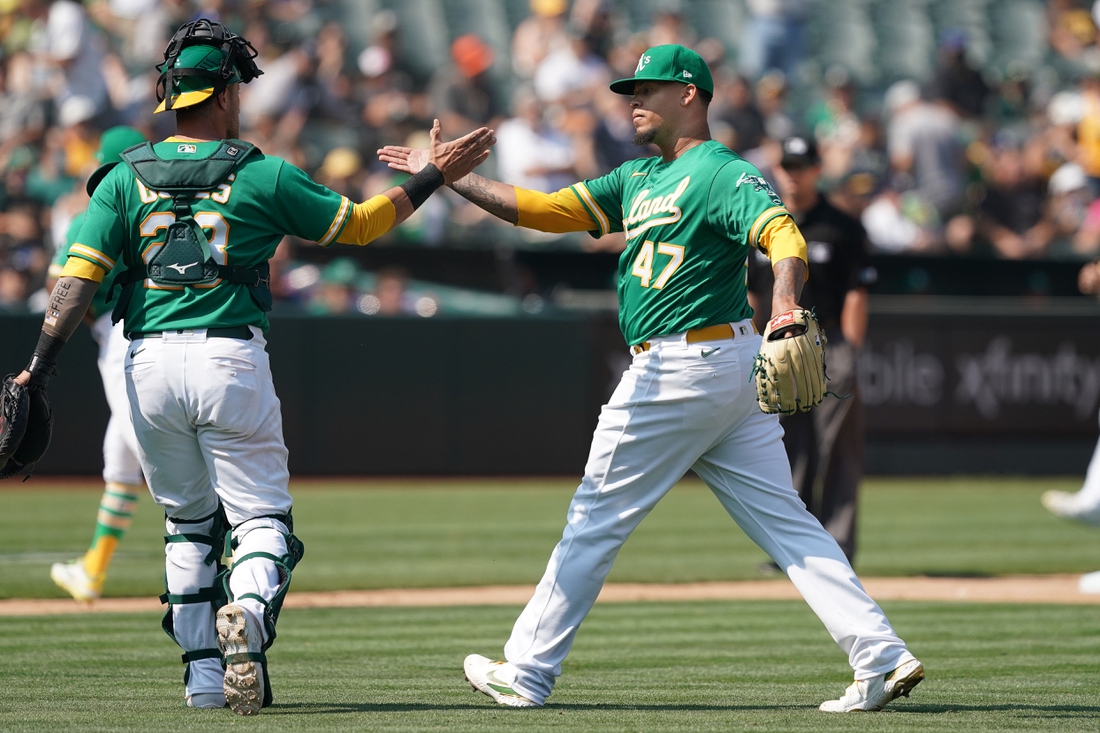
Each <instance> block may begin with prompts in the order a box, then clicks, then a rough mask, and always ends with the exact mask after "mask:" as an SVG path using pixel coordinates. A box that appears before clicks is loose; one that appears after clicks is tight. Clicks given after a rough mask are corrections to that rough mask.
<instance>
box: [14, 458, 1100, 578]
mask: <svg viewBox="0 0 1100 733" xmlns="http://www.w3.org/2000/svg"><path fill="white" fill-rule="evenodd" d="M16 486H18V487H19V488H17V489H14V490H5V491H3V492H0V500H2V501H3V506H4V511H3V512H0V598H41V597H56V598H60V597H63V593H62V592H61V591H60V590H59V589H57V588H56V587H55V586H54V585H53V583H52V582H51V581H50V579H49V566H50V563H51V562H54V561H57V560H67V559H71V558H73V557H76V556H77V555H79V554H81V553H83V552H84V550H85V549H86V548H87V543H88V541H89V540H90V539H91V534H92V528H93V523H94V521H95V512H96V507H97V505H98V501H99V494H98V493H97V492H96V491H95V490H89V489H83V490H63V489H59V488H55V487H54V485H52V484H50V483H49V482H48V481H46V480H43V479H39V478H35V479H32V481H31V482H29V483H27V484H16ZM364 486H366V487H367V488H366V490H364ZM1078 486H1079V484H1078V482H1077V481H1075V480H1022V479H1021V480H1001V479H938V480H931V479H929V480H919V481H918V480H874V481H868V482H867V483H866V486H865V487H864V489H863V492H862V502H861V507H860V527H861V531H860V549H859V554H858V557H857V559H856V569H857V570H858V571H859V573H860V574H861V575H865V576H867V577H872V576H894V575H924V574H927V575H998V574H1006V573H1054V572H1087V571H1090V570H1096V569H1098V568H1100V532H1097V531H1095V530H1091V529H1089V528H1087V527H1081V526H1077V525H1073V524H1070V523H1068V522H1064V521H1060V520H1058V519H1055V518H1054V517H1052V516H1051V515H1050V514H1048V513H1047V512H1046V510H1044V509H1043V508H1042V507H1041V506H1040V504H1039V495H1040V494H1041V493H1042V492H1043V491H1044V490H1045V489H1048V488H1062V489H1065V490H1070V491H1073V490H1076V489H1077V488H1078ZM573 488H574V486H573V484H572V483H570V482H566V481H518V482H517V481H511V482H509V481H503V480H484V481H449V482H434V483H433V482H430V481H423V482H370V483H359V484H352V483H346V484H301V485H298V486H294V487H292V489H293V491H294V494H295V502H296V505H295V508H294V514H295V521H296V529H297V532H298V535H299V536H300V537H301V538H302V539H303V540H304V541H305V544H306V559H305V561H304V562H303V563H302V564H301V565H300V566H299V569H298V570H296V571H295V573H294V588H295V590H333V589H348V588H390V587H432V586H453V585H482V584H504V583H527V584H533V583H535V582H536V581H537V580H538V578H539V576H540V575H541V574H542V570H543V568H544V567H545V566H546V560H547V558H548V557H549V555H550V550H551V549H552V548H553V546H554V544H555V543H556V542H557V540H558V538H559V537H560V536H561V531H562V527H563V526H564V523H565V513H566V508H567V507H568V505H569V498H570V496H571V495H572V492H573ZM163 531H164V528H163V523H162V514H161V512H159V511H158V510H157V508H156V507H155V506H154V505H153V503H152V501H151V500H149V499H148V498H147V497H145V498H143V500H142V501H141V503H140V505H139V509H138V516H137V518H136V520H135V522H134V527H133V529H132V530H131V532H130V534H129V535H128V536H127V537H126V538H125V540H124V541H123V543H122V545H121V546H120V549H119V553H118V556H117V559H116V562H115V564H114V565H113V567H112V570H111V576H110V580H109V581H108V585H107V588H106V594H107V595H110V596H133V595H145V596H149V595H158V594H160V593H161V592H162V590H163V589H162V585H161V583H162V581H161V575H162V573H163V563H164V559H163V558H164V555H163V552H164V544H163V540H162V539H161V537H162V534H163ZM765 559H766V557H765V556H764V554H763V553H762V552H761V551H760V550H759V549H757V548H756V546H755V545H753V544H752V543H751V542H750V541H749V540H748V539H746V538H745V536H744V535H743V534H742V533H741V531H740V530H739V529H738V528H737V526H736V525H735V524H734V523H733V521H732V520H731V519H730V518H729V516H728V515H726V513H725V512H724V511H723V509H722V508H721V505H720V504H719V503H718V500H717V499H715V498H714V496H713V495H711V493H710V492H709V491H708V490H707V489H706V488H705V487H704V486H703V485H702V484H701V483H699V482H697V481H685V482H684V483H682V484H681V485H680V486H678V487H677V488H676V489H674V490H673V491H672V492H671V493H670V494H669V495H668V496H667V497H666V498H665V499H664V500H663V501H662V502H661V503H660V504H658V506H657V508H656V509H655V510H654V511H653V513H652V514H651V515H650V516H649V517H647V518H646V520H645V521H644V522H642V525H641V527H639V529H638V530H637V531H636V532H635V533H634V536H633V537H631V539H630V541H629V542H628V543H627V544H626V546H625V547H624V548H623V551H622V553H621V554H620V555H619V558H618V561H617V562H616V565H615V568H614V570H613V571H612V573H611V578H610V579H611V580H612V581H635V582H664V583H671V582H689V581H705V580H737V579H744V578H753V577H759V576H758V575H757V567H758V566H759V565H760V563H761V562H763V561H764V560H765Z"/></svg>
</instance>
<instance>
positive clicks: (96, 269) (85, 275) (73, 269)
mask: <svg viewBox="0 0 1100 733" xmlns="http://www.w3.org/2000/svg"><path fill="white" fill-rule="evenodd" d="M106 276H107V271H106V270H104V269H103V268H102V267H100V266H99V265H95V264H92V263H91V262H88V260H84V259H81V258H79V257H70V258H69V259H67V260H65V269H63V270H62V271H61V274H60V275H59V276H58V277H79V278H81V279H83V280H91V281H92V282H96V283H101V282H103V278H104V277H106Z"/></svg>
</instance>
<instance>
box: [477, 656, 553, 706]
mask: <svg viewBox="0 0 1100 733" xmlns="http://www.w3.org/2000/svg"><path fill="white" fill-rule="evenodd" d="M462 670H463V671H464V672H465V673H466V681H467V682H469V683H470V687H472V688H474V691H475V692H483V693H485V694H486V695H488V696H489V697H491V698H493V699H494V700H496V701H497V702H498V703H500V704H501V705H507V706H508V707H510V708H538V707H542V703H538V702H535V701H534V700H529V699H527V698H526V697H524V696H523V695H521V694H519V693H518V692H516V691H515V690H513V689H512V683H513V682H515V680H516V668H515V667H514V666H512V665H511V664H509V663H508V662H496V661H493V660H492V659H489V658H488V657H483V656H481V655H480V654H471V655H470V656H468V657H466V660H465V661H464V662H463V663H462Z"/></svg>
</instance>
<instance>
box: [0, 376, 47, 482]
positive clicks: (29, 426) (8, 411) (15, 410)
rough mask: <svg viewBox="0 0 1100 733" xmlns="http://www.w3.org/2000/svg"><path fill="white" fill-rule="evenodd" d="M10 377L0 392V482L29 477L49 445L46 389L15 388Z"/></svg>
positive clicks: (17, 385) (18, 385)
mask: <svg viewBox="0 0 1100 733" xmlns="http://www.w3.org/2000/svg"><path fill="white" fill-rule="evenodd" d="M12 376H13V375H10V374H9V375H8V376H7V377H5V378H4V384H3V387H2V389H0V479H5V478H11V477H12V476H17V475H19V474H21V473H30V471H31V469H33V468H34V464H35V463H37V462H38V460H39V459H40V458H42V455H43V454H44V453H45V452H46V448H47V447H49V445H50V436H51V435H52V434H53V415H52V413H51V412H50V402H49V400H48V399H46V389H45V387H42V386H40V385H35V384H33V383H32V384H31V385H29V386H26V387H24V386H23V385H21V384H16V383H15V381H13V379H12Z"/></svg>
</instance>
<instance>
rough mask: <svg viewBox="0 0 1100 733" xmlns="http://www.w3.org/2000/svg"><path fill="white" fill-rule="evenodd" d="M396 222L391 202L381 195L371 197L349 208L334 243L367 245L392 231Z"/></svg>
mask: <svg viewBox="0 0 1100 733" xmlns="http://www.w3.org/2000/svg"><path fill="white" fill-rule="evenodd" d="M396 220H397V209H395V208H394V207H393V202H392V201H390V200H389V198H388V197H386V196H383V195H382V194H378V195H377V196H372V197H371V198H369V199H367V200H366V201H364V202H363V203H361V204H355V206H353V207H351V214H349V215H348V223H347V224H345V225H344V228H343V230H342V231H341V232H340V236H338V237H337V238H336V241H337V242H340V243H341V244H358V245H359V246H363V245H364V244H369V243H370V242H371V240H374V239H377V238H378V237H380V236H382V235H383V234H385V233H386V232H388V231H389V230H390V229H392V228H393V223H394V222H395V221H396Z"/></svg>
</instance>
